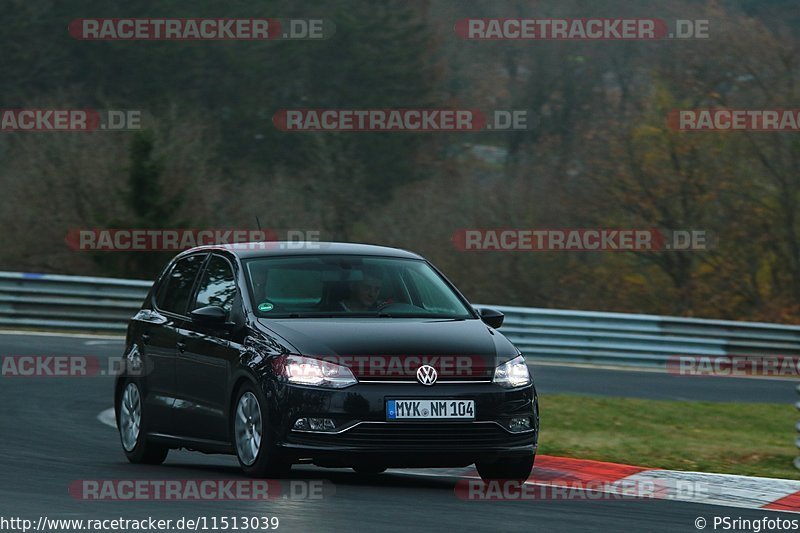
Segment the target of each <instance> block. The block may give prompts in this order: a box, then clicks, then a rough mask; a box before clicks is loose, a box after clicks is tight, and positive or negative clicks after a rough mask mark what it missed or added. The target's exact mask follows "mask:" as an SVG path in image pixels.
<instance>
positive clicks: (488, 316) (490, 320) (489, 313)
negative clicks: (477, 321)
mask: <svg viewBox="0 0 800 533" xmlns="http://www.w3.org/2000/svg"><path fill="white" fill-rule="evenodd" d="M478 312H479V313H480V315H481V320H483V322H484V323H485V324H486V325H487V326H490V327H493V328H494V329H497V328H499V327H500V326H502V325H503V319H504V318H505V317H506V316H505V315H504V314H503V313H501V312H500V311H495V310H494V309H488V308H486V307H483V308H481V309H479V310H478Z"/></svg>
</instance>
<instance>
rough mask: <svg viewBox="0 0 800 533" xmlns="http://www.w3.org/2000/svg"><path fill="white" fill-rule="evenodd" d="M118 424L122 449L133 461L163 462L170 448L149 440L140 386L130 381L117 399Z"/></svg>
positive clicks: (145, 462) (155, 463)
mask: <svg viewBox="0 0 800 533" xmlns="http://www.w3.org/2000/svg"><path fill="white" fill-rule="evenodd" d="M116 409H117V424H118V425H119V428H118V429H119V437H120V441H121V442H122V451H124V452H125V456H126V457H127V458H128V461H130V462H131V463H144V464H153V465H157V464H161V463H163V462H164V459H166V458H167V454H168V453H169V448H167V447H166V446H161V445H159V444H154V443H152V442H150V441H148V440H147V435H146V431H145V428H146V425H145V424H146V422H147V420H146V419H145V417H144V408H143V406H142V394H141V392H140V391H139V386H138V385H137V384H136V383H135V382H133V381H128V382H127V383H125V385H124V386H123V389H122V394H120V395H119V399H118V400H117V406H116Z"/></svg>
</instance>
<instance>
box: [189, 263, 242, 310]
mask: <svg viewBox="0 0 800 533" xmlns="http://www.w3.org/2000/svg"><path fill="white" fill-rule="evenodd" d="M235 297H236V281H235V280H234V278H233V270H231V265H230V263H228V261H226V260H225V259H223V258H222V257H219V256H217V255H212V256H211V260H210V261H209V262H208V266H206V270H205V272H204V273H203V278H202V279H201V281H200V286H199V287H198V289H197V300H196V302H195V305H194V307H193V309H199V308H200V307H205V306H207V305H218V306H219V307H222V308H223V309H225V310H226V311H228V312H230V310H231V308H232V307H233V299H234V298H235Z"/></svg>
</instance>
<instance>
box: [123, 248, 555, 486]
mask: <svg viewBox="0 0 800 533" xmlns="http://www.w3.org/2000/svg"><path fill="white" fill-rule="evenodd" d="M502 321H503V315H502V314H501V313H499V312H497V311H493V310H490V309H480V310H478V309H475V308H473V307H472V306H471V305H470V304H469V303H468V302H467V300H466V299H465V298H464V296H462V295H461V294H460V293H459V292H458V290H457V289H456V288H455V287H454V286H453V285H452V284H451V283H450V282H449V281H448V280H447V279H446V278H445V277H444V276H443V275H442V273H440V272H439V271H438V270H437V269H436V268H434V267H433V266H432V265H431V264H430V263H428V262H427V261H426V260H425V259H423V258H422V257H420V256H418V255H416V254H414V253H411V252H407V251H404V250H399V249H394V248H385V247H380V246H370V245H360V244H344V243H304V244H298V243H278V242H270V243H243V244H237V245H226V246H208V247H199V248H194V249H191V250H187V251H185V252H183V253H181V254H180V255H178V256H177V257H175V259H173V260H172V261H171V262H170V263H169V264H168V265H167V267H166V268H165V269H164V271H163V273H162V274H161V276H160V277H159V278H158V280H157V281H156V283H155V284H154V285H153V288H152V289H151V290H150V293H149V294H148V296H147V298H146V300H145V302H144V305H143V306H142V308H141V310H140V311H139V312H138V313H137V314H136V315H135V316H134V317H133V318H132V320H131V322H130V324H129V326H128V334H127V340H126V349H125V358H126V363H127V364H126V365H125V371H124V372H122V373H121V374H120V375H119V376H118V377H117V381H116V384H115V392H114V400H115V401H114V405H115V410H116V419H117V427H118V428H119V433H120V438H121V441H122V447H123V450H124V452H125V455H126V456H127V457H128V459H129V460H130V461H131V462H134V463H151V464H157V463H161V462H163V461H164V459H165V458H166V456H167V453H168V452H169V450H170V449H177V448H186V449H189V450H197V451H202V452H206V453H225V454H235V455H236V456H237V457H238V459H239V463H240V464H241V467H242V469H243V470H244V471H245V472H246V473H247V474H250V475H252V476H281V475H286V474H288V471H289V469H290V468H291V465H292V464H297V463H313V464H316V465H319V466H324V467H351V468H354V469H355V470H356V471H357V472H362V473H379V472H382V471H383V470H385V469H386V468H402V467H461V466H468V465H470V464H473V463H475V465H476V466H477V469H478V472H479V474H480V475H481V477H482V478H484V479H517V480H521V479H527V477H528V475H529V474H530V471H531V468H532V467H533V461H534V457H535V453H536V447H537V439H538V431H539V413H538V400H537V395H536V389H535V387H534V384H533V380H532V378H531V375H530V373H529V371H528V367H527V365H526V364H525V361H524V359H523V357H522V356H521V354H520V351H519V350H517V349H516V348H515V347H514V346H513V345H512V344H511V342H509V341H508V340H507V339H506V338H505V337H504V336H503V335H501V334H500V333H498V331H497V328H499V327H500V325H501V324H502Z"/></svg>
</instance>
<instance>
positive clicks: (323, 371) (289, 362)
mask: <svg viewBox="0 0 800 533" xmlns="http://www.w3.org/2000/svg"><path fill="white" fill-rule="evenodd" d="M278 374H279V375H280V376H281V377H283V378H284V379H285V380H286V381H288V382H289V383H294V384H296V385H312V386H316V387H330V388H333V389H341V388H344V387H349V386H350V385H355V384H356V383H358V381H357V380H356V378H355V376H353V373H352V372H351V371H350V369H349V368H347V367H346V366H342V365H337V364H335V363H331V362H329V361H323V360H321V359H313V358H311V357H303V356H300V355H288V356H285V357H283V358H282V360H281V364H280V368H279V369H278Z"/></svg>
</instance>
